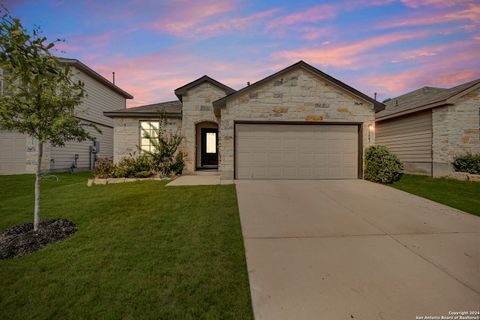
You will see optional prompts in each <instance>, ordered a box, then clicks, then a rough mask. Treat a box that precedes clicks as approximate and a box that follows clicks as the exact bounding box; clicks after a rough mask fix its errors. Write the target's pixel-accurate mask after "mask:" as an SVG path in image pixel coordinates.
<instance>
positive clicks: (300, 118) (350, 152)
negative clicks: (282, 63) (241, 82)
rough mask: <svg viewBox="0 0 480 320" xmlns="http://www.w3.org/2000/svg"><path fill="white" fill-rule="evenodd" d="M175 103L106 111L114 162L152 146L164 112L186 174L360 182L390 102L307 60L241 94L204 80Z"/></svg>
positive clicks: (188, 86) (180, 92)
mask: <svg viewBox="0 0 480 320" xmlns="http://www.w3.org/2000/svg"><path fill="white" fill-rule="evenodd" d="M175 94H176V96H177V97H178V100H176V101H169V102H163V103H157V104H152V105H147V106H141V107H136V108H128V109H122V110H117V111H112V112H105V113H104V114H105V115H106V116H108V117H111V118H113V120H114V127H115V128H114V160H115V161H119V160H120V159H121V158H123V157H125V156H127V155H128V154H129V153H132V152H135V151H137V149H138V147H139V146H140V147H141V148H150V146H149V141H148V139H144V138H143V136H144V132H145V129H148V128H150V126H151V125H152V124H153V125H154V124H155V123H156V121H157V119H158V114H157V113H158V111H163V112H165V114H166V116H167V119H168V122H169V124H168V125H169V126H170V128H171V129H173V130H175V128H177V129H178V130H181V133H182V135H183V136H184V141H183V145H182V149H183V151H185V152H186V153H187V155H188V157H187V161H186V169H185V171H186V173H193V172H195V171H196V170H202V169H217V170H218V171H219V172H220V176H221V178H222V179H223V180H231V179H355V178H361V177H362V176H363V173H362V166H363V150H364V148H365V147H366V146H368V145H370V144H373V143H374V133H373V132H372V130H371V129H372V128H373V124H374V121H375V115H374V113H375V111H378V110H380V109H382V108H383V107H384V106H383V104H381V103H379V102H377V101H375V100H374V99H372V98H370V97H368V96H367V95H365V94H363V93H361V92H359V91H357V90H355V89H353V88H352V87H350V86H348V85H346V84H344V83H343V82H340V81H338V80H336V79H334V78H333V77H331V76H329V75H327V74H325V73H323V72H321V71H320V70H318V69H316V68H314V67H312V66H310V65H308V64H307V63H305V62H303V61H300V62H298V63H296V64H294V65H292V66H290V67H288V68H285V69H283V70H281V71H279V72H277V73H275V74H273V75H271V76H269V77H267V78H265V79H262V80H260V81H258V82H256V83H253V84H251V85H249V86H247V87H245V88H243V89H241V90H239V91H235V90H233V89H232V88H230V87H228V86H226V85H224V84H222V83H220V82H218V81H216V80H214V79H212V78H210V77H208V76H203V77H201V78H199V79H197V80H195V81H193V82H190V83H188V84H186V85H184V86H182V87H180V88H178V89H176V90H175Z"/></svg>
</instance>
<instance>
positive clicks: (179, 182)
mask: <svg viewBox="0 0 480 320" xmlns="http://www.w3.org/2000/svg"><path fill="white" fill-rule="evenodd" d="M216 184H233V181H225V180H220V174H219V173H218V172H216V171H196V172H195V173H194V174H192V175H183V176H180V177H178V178H176V179H175V180H173V181H172V182H170V183H168V184H167V187H178V186H208V185H216Z"/></svg>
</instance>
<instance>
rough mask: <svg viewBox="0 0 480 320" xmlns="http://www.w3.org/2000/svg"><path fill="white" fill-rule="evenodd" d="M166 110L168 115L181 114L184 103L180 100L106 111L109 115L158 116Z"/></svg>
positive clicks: (106, 114) (105, 113)
mask: <svg viewBox="0 0 480 320" xmlns="http://www.w3.org/2000/svg"><path fill="white" fill-rule="evenodd" d="M159 112H164V113H165V114H166V115H167V116H181V115H182V103H181V102H180V101H178V100H174V101H166V102H159V103H153V104H147V105H144V106H139V107H134V108H126V109H120V110H114V111H108V112H104V115H105V116H107V117H127V116H134V117H135V116H137V117H141V116H156V115H158V113H159Z"/></svg>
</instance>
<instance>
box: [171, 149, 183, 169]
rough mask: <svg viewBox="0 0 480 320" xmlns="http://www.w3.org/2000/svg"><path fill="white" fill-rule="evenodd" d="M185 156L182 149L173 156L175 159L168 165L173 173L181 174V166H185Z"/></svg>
mask: <svg viewBox="0 0 480 320" xmlns="http://www.w3.org/2000/svg"><path fill="white" fill-rule="evenodd" d="M185 157H186V153H184V152H182V151H180V152H178V153H177V155H176V156H175V161H174V162H173V164H172V165H171V166H170V171H171V172H172V173H173V174H182V172H183V168H185Z"/></svg>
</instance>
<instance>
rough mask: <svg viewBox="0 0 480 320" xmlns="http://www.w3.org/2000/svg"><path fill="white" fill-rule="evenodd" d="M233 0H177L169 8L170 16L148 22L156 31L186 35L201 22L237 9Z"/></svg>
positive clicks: (147, 25)
mask: <svg viewBox="0 0 480 320" xmlns="http://www.w3.org/2000/svg"><path fill="white" fill-rule="evenodd" d="M235 7H236V4H235V3H234V2H233V1H223V0H206V1H191V0H190V1H176V2H174V3H172V6H171V7H170V8H169V10H168V12H169V14H168V16H164V17H160V18H159V19H158V20H157V21H154V22H150V23H147V24H146V27H147V28H149V29H152V30H156V31H164V32H167V33H171V34H174V35H177V36H184V35H186V34H188V32H189V31H191V30H193V28H194V27H195V26H196V25H198V24H199V23H201V22H203V21H206V20H207V19H210V18H212V17H215V16H218V15H222V14H225V13H227V12H230V11H232V10H233V9H235Z"/></svg>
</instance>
